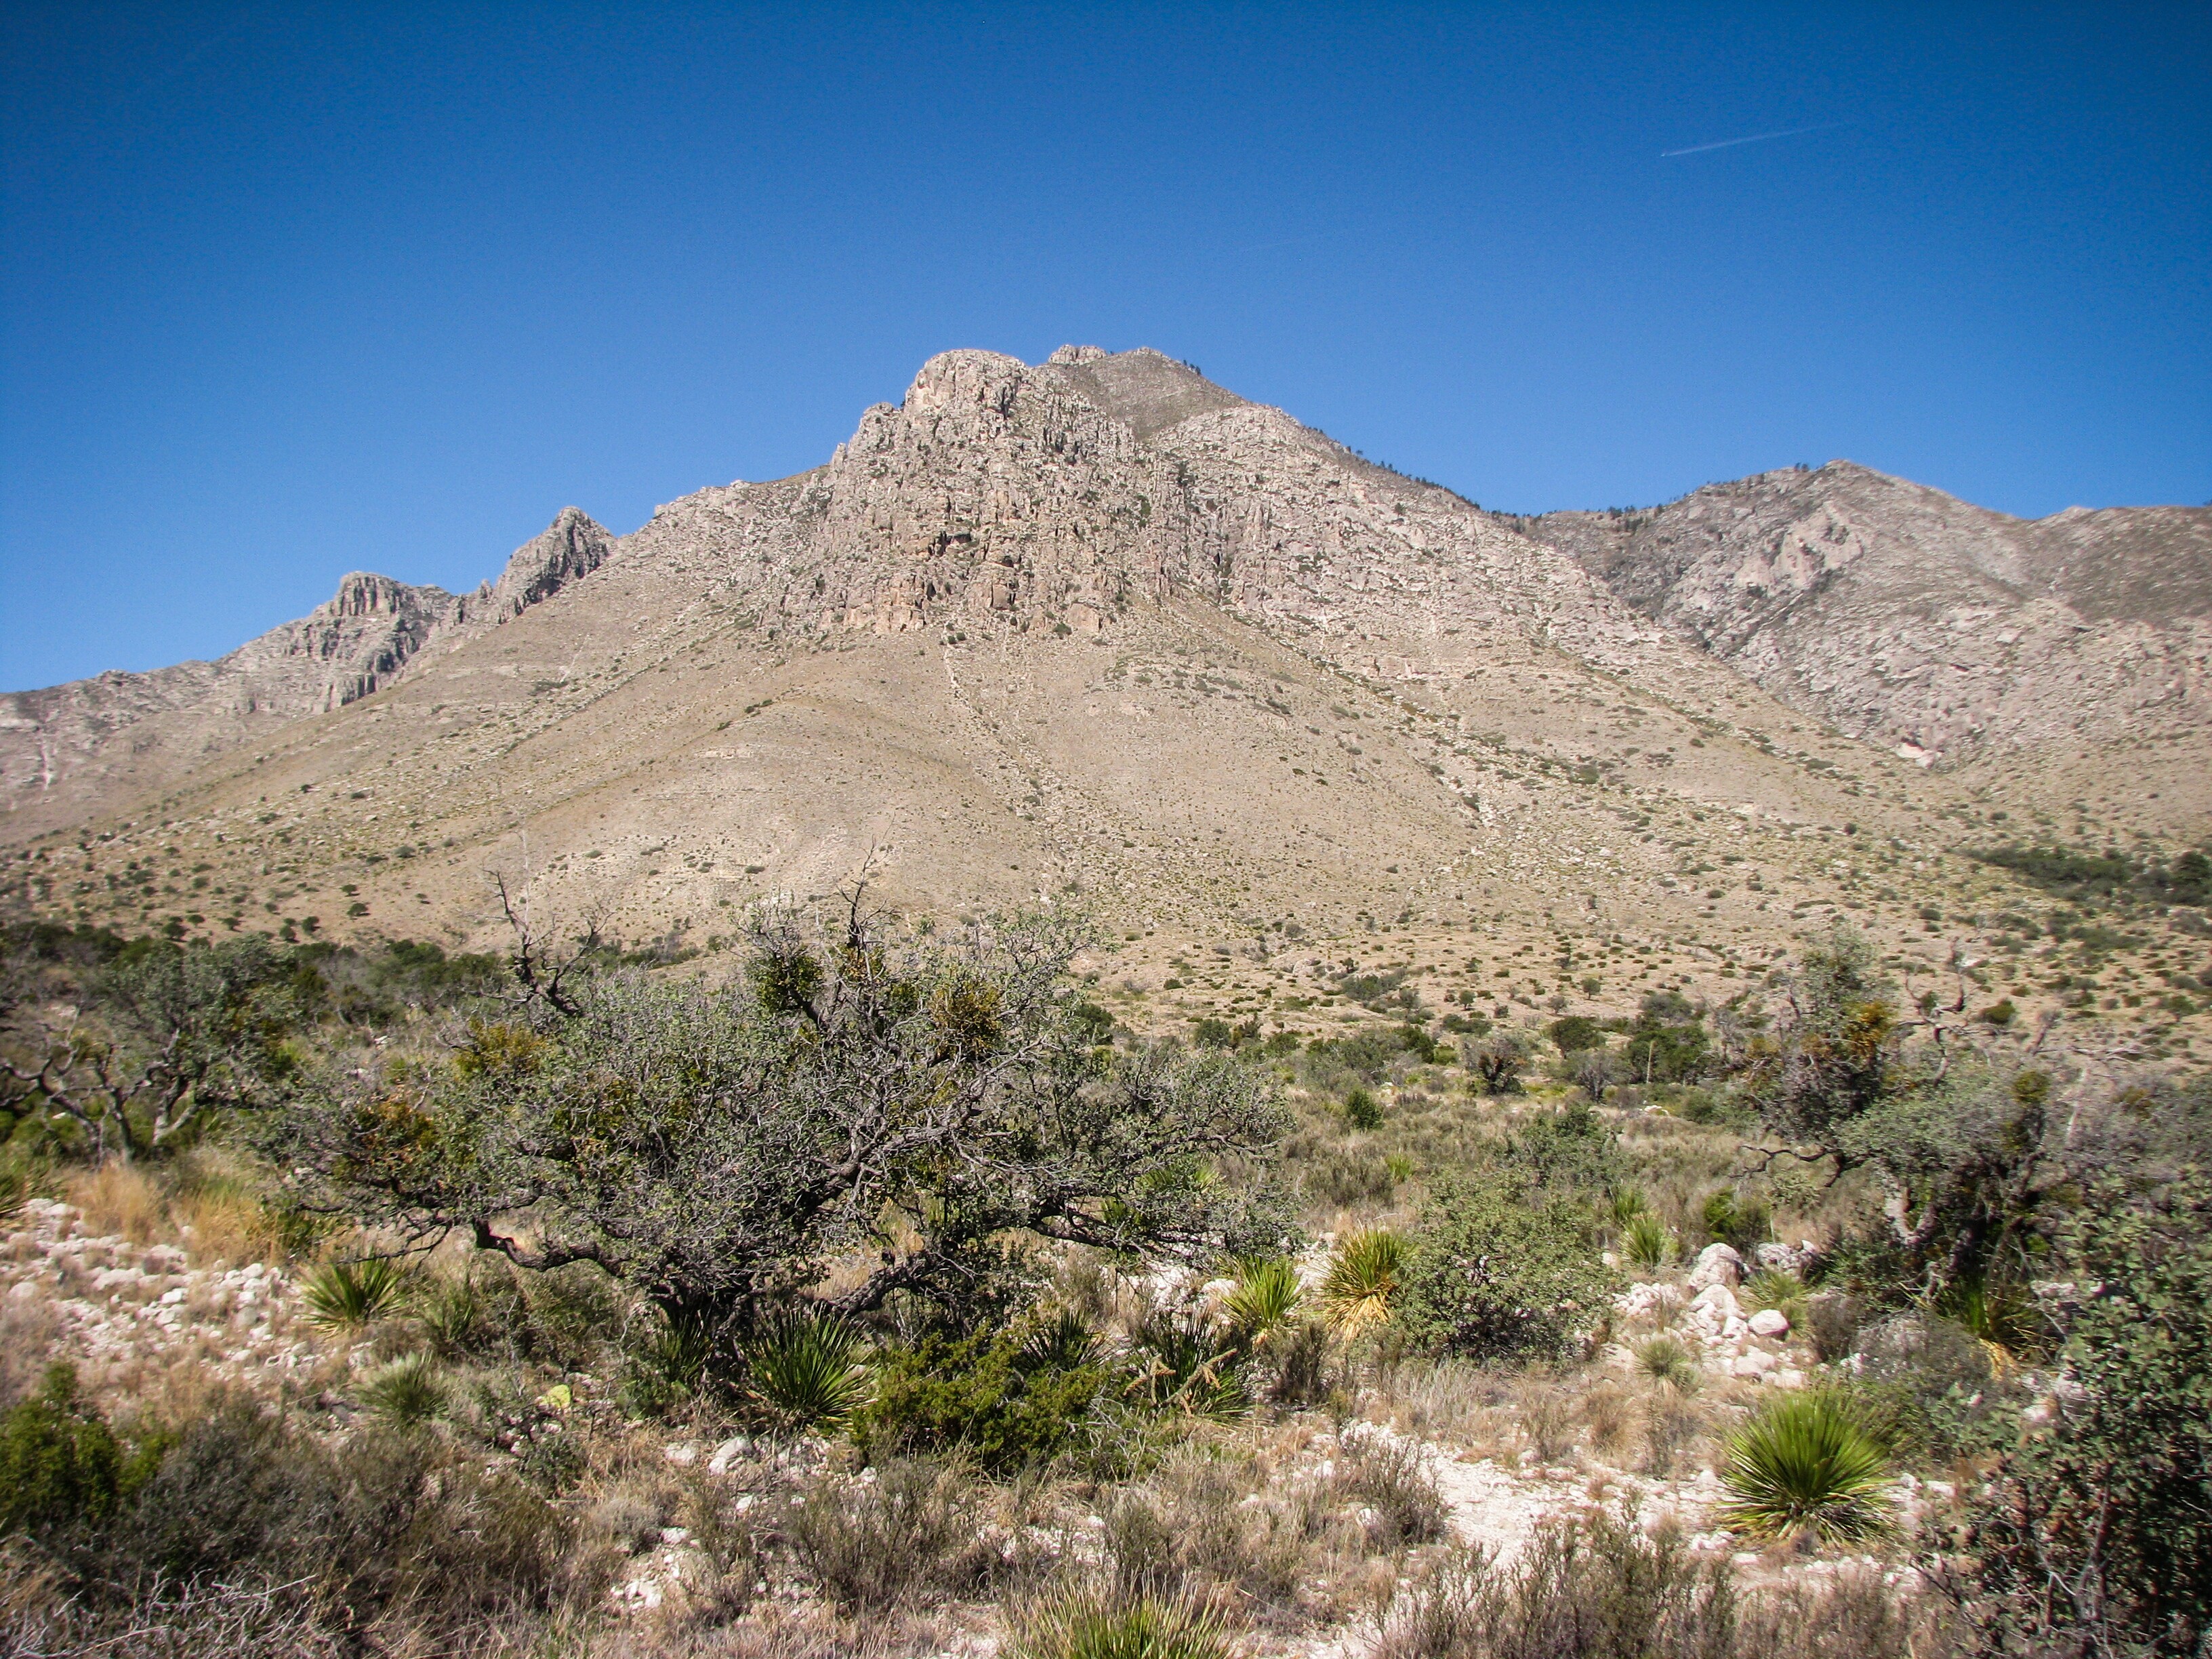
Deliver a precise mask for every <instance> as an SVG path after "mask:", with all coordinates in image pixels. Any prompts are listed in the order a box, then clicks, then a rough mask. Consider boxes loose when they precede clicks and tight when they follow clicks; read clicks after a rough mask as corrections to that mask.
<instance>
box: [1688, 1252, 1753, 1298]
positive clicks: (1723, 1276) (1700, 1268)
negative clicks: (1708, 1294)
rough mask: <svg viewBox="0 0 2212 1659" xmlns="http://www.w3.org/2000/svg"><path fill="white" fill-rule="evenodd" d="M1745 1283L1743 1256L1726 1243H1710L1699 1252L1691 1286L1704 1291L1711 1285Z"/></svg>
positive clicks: (1691, 1271) (1692, 1273) (1691, 1273)
mask: <svg viewBox="0 0 2212 1659" xmlns="http://www.w3.org/2000/svg"><path fill="white" fill-rule="evenodd" d="M1742 1283H1743V1258H1742V1257H1741V1256H1740V1255H1737V1254H1736V1253H1735V1250H1733V1249H1730V1248H1729V1246H1728V1245H1726V1244H1708V1245H1706V1246H1705V1249H1702V1250H1699V1252H1698V1265H1697V1266H1696V1267H1692V1269H1691V1270H1690V1288H1691V1289H1692V1290H1693V1291H1702V1290H1704V1289H1705V1287H1706V1286H1708V1285H1729V1286H1731V1287H1732V1286H1735V1285H1741V1284H1742Z"/></svg>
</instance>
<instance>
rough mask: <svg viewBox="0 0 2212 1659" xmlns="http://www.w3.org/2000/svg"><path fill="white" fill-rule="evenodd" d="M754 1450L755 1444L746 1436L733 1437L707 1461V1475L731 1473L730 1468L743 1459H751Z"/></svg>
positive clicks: (720, 1446) (721, 1445)
mask: <svg viewBox="0 0 2212 1659" xmlns="http://www.w3.org/2000/svg"><path fill="white" fill-rule="evenodd" d="M752 1449H753V1443H752V1442H751V1441H750V1440H748V1439H747V1438H745V1437H744V1435H741V1434H738V1435H732V1436H731V1437H730V1438H728V1439H727V1440H725V1441H724V1442H723V1443H721V1444H720V1445H719V1446H717V1447H715V1448H714V1455H713V1456H712V1457H710V1458H708V1460H707V1473H708V1474H728V1473H729V1472H730V1466H731V1465H732V1464H733V1463H735V1462H738V1460H739V1459H741V1458H744V1457H750V1455H752Z"/></svg>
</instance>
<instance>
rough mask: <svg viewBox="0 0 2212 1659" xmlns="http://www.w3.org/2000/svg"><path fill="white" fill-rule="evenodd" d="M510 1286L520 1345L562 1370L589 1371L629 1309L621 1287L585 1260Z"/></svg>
mask: <svg viewBox="0 0 2212 1659" xmlns="http://www.w3.org/2000/svg"><path fill="white" fill-rule="evenodd" d="M513 1285H514V1287H515V1289H516V1291H517V1292H518V1293H519V1301H518V1304H517V1305H516V1307H515V1310H514V1316H515V1317H516V1318H517V1319H518V1320H519V1322H520V1332H519V1340H520V1346H521V1347H522V1348H523V1349H524V1351H525V1352H527V1353H529V1354H530V1355H531V1357H532V1358H536V1359H541V1360H544V1361H546V1362H548V1363H549V1364H555V1365H558V1366H559V1367H561V1369H562V1370H590V1369H591V1368H592V1366H593V1365H595V1364H598V1363H599V1358H600V1356H601V1354H602V1352H604V1350H605V1345H606V1342H607V1340H608V1339H609V1337H610V1336H611V1334H613V1333H615V1332H617V1331H619V1330H620V1329H621V1328H622V1326H623V1315H624V1314H625V1313H626V1312H627V1311H628V1309H627V1308H626V1307H625V1306H624V1305H623V1294H622V1290H621V1287H620V1286H619V1285H617V1282H616V1281H615V1280H614V1279H612V1278H611V1277H610V1276H609V1275H608V1274H607V1273H605V1271H604V1270H603V1269H602V1268H600V1267H597V1266H595V1265H594V1264H592V1263H591V1262H588V1261H575V1262H569V1263H567V1264H565V1265H563V1266H561V1267H552V1268H549V1269H545V1270H542V1271H536V1272H519V1273H515V1274H514V1276H513ZM686 1316H690V1310H678V1318H683V1317H686Z"/></svg>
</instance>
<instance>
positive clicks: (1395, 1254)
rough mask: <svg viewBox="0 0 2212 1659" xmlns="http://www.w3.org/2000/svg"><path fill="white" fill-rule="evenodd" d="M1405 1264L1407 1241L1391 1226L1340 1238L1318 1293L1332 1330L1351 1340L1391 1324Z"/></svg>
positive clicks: (1366, 1229)
mask: <svg viewBox="0 0 2212 1659" xmlns="http://www.w3.org/2000/svg"><path fill="white" fill-rule="evenodd" d="M1405 1266H1406V1242H1405V1240H1404V1239H1402V1238H1401V1237H1399V1236H1398V1235H1397V1234H1396V1233H1394V1232H1392V1231H1389V1229H1388V1228H1387V1227H1364V1228H1361V1229H1359V1230H1358V1231H1354V1232H1349V1233H1346V1235H1345V1236H1344V1237H1342V1238H1340V1239H1339V1240H1337V1242H1336V1248H1335V1249H1334V1250H1332V1251H1330V1252H1329V1257H1328V1267H1327V1269H1326V1270H1325V1271H1324V1272H1323V1273H1322V1281H1321V1294H1320V1297H1319V1300H1320V1303H1321V1306H1322V1314H1323V1316H1324V1317H1325V1318H1326V1319H1327V1320H1328V1322H1329V1325H1330V1326H1331V1328H1334V1330H1335V1331H1336V1332H1337V1334H1339V1335H1340V1336H1343V1337H1346V1338H1347V1339H1349V1338H1352V1337H1357V1336H1359V1335H1361V1334H1364V1333H1366V1332H1368V1331H1371V1330H1375V1329H1377V1328H1380V1327H1382V1326H1383V1325H1387V1324H1388V1323H1389V1322H1390V1320H1391V1318H1392V1317H1393V1316H1394V1315H1395V1312H1396V1310H1397V1305H1398V1299H1399V1292H1400V1290H1401V1281H1402V1279H1403V1276H1404V1273H1405Z"/></svg>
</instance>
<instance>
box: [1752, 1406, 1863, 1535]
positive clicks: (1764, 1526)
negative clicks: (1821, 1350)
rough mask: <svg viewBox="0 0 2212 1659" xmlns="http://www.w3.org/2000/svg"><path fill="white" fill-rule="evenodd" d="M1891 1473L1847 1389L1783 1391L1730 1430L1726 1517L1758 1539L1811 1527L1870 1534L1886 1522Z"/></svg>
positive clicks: (1821, 1530)
mask: <svg viewBox="0 0 2212 1659" xmlns="http://www.w3.org/2000/svg"><path fill="white" fill-rule="evenodd" d="M1887 1475H1888V1468H1887V1460H1886V1459H1885V1458H1884V1457H1883V1456H1882V1453H1881V1447H1880V1446H1879V1445H1878V1444H1877V1443H1875V1438H1874V1437H1873V1436H1872V1435H1870V1434H1869V1433H1868V1432H1867V1431H1866V1428H1865V1425H1864V1422H1863V1418H1862V1417H1861V1415H1860V1413H1858V1412H1857V1410H1856V1409H1854V1408H1853V1407H1852V1405H1851V1403H1850V1401H1849V1400H1848V1399H1847V1398H1846V1397H1845V1396H1844V1395H1842V1394H1841V1393H1839V1392H1838V1391H1837V1390H1834V1389H1814V1390H1808V1391H1806V1392H1803V1393H1798V1394H1786V1395H1781V1396H1780V1397H1778V1398H1777V1399H1773V1400H1770V1401H1767V1402H1766V1403H1765V1404H1764V1405H1763V1406H1761V1407H1759V1411H1758V1412H1757V1413H1756V1414H1754V1415H1753V1418H1752V1419H1751V1421H1750V1422H1748V1423H1747V1424H1746V1425H1744V1426H1743V1427H1742V1428H1741V1429H1739V1430H1738V1431H1736V1432H1735V1434H1734V1435H1732V1436H1730V1437H1729V1443H1728V1450H1727V1453H1726V1461H1725V1463H1724V1466H1723V1468H1722V1470H1721V1483H1722V1485H1723V1486H1726V1487H1727V1488H1728V1493H1729V1496H1728V1501H1727V1502H1726V1503H1725V1504H1723V1505H1722V1507H1721V1517H1722V1519H1723V1521H1724V1522H1726V1523H1727V1524H1728V1525H1729V1526H1730V1527H1731V1528H1735V1530H1736V1531H1738V1532H1742V1533H1747V1534H1750V1535H1751V1536H1753V1537H1754V1538H1778V1539H1784V1540H1788V1539H1793V1538H1795V1537H1796V1536H1797V1535H1798V1534H1800V1533H1805V1532H1810V1533H1813V1534H1816V1535H1817V1536H1819V1537H1820V1538H1821V1539H1823V1540H1826V1541H1830V1542H1853V1541H1858V1540H1861V1539H1865V1538H1870V1537H1873V1536H1875V1535H1876V1534H1880V1533H1882V1532H1885V1531H1887V1529H1888V1516H1887V1515H1886V1514H1885V1513H1884V1511H1883V1510H1882V1504H1881V1493H1882V1487H1883V1486H1884V1483H1885V1482H1886V1480H1887Z"/></svg>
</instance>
